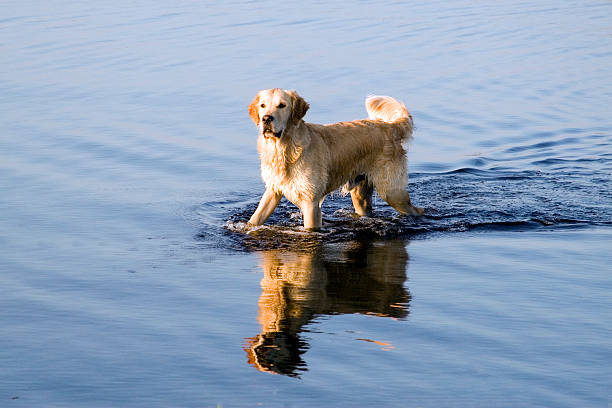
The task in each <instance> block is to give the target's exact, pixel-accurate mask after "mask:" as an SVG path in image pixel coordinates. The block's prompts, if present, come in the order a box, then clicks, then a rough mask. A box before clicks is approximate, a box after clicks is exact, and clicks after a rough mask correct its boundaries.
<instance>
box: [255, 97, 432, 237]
mask: <svg viewBox="0 0 612 408" xmlns="http://www.w3.org/2000/svg"><path fill="white" fill-rule="evenodd" d="M308 108H309V105H308V103H306V101H305V100H304V99H303V98H302V97H300V96H299V95H298V94H297V93H296V92H295V91H289V90H283V89H279V88H274V89H268V90H263V91H259V92H258V93H257V96H256V97H255V99H254V100H253V102H251V104H250V105H249V114H250V116H251V118H252V119H253V121H254V122H255V124H257V127H258V130H259V136H258V138H257V149H258V151H259V157H260V159H261V177H262V179H263V181H264V183H265V184H266V190H265V192H264V194H263V196H262V198H261V201H260V203H259V206H258V207H257V210H255V213H253V215H252V216H251V219H250V220H249V225H251V226H256V225H262V224H263V223H264V222H265V221H266V220H267V219H268V217H269V216H270V215H271V214H272V212H273V211H274V209H275V208H276V206H277V205H278V203H279V202H280V200H281V198H282V197H283V196H285V197H286V198H287V199H288V200H289V201H291V202H292V203H293V204H295V205H296V206H298V208H299V209H300V210H301V212H302V216H303V219H304V228H307V229H311V230H316V229H319V228H321V225H322V219H321V204H322V203H323V200H324V199H325V197H326V196H327V195H328V194H329V193H331V192H333V191H335V190H337V189H339V188H340V187H342V186H344V189H343V191H344V192H350V194H351V199H352V201H353V206H354V207H355V212H356V213H357V214H359V215H369V214H371V211H372V193H373V191H374V188H376V191H377V192H378V194H379V195H380V196H381V197H382V198H383V199H384V200H385V201H386V202H387V203H389V205H390V206H391V207H393V208H395V209H396V210H397V211H399V212H400V213H401V214H408V215H422V214H423V210H422V209H421V208H417V207H414V206H412V204H411V203H410V195H409V194H408V192H407V191H406V185H407V182H408V173H407V167H406V151H405V150H404V147H403V145H402V144H403V142H406V141H408V140H410V139H411V137H412V116H411V115H410V113H409V112H408V110H407V109H406V107H405V106H404V105H403V104H402V103H401V102H398V101H396V100H395V99H393V98H391V97H388V96H370V97H368V98H367V99H366V110H367V112H368V115H369V118H368V119H363V120H354V121H352V122H339V123H333V124H329V125H318V124H313V123H306V122H304V120H303V119H302V118H303V117H304V115H305V114H306V111H307V110H308Z"/></svg>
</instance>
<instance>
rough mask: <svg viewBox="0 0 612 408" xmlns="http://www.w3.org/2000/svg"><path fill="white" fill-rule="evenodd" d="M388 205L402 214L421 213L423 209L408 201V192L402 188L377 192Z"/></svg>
mask: <svg viewBox="0 0 612 408" xmlns="http://www.w3.org/2000/svg"><path fill="white" fill-rule="evenodd" d="M378 193H379V194H380V196H381V197H382V198H383V200H385V201H386V202H387V203H389V205H390V206H391V207H393V208H395V209H396V210H397V211H398V212H400V213H401V214H403V215H423V212H424V211H423V209H422V208H419V207H415V206H413V205H412V204H411V203H410V194H408V192H407V191H406V190H403V189H395V190H391V191H384V192H381V191H379V192H378Z"/></svg>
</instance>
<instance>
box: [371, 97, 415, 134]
mask: <svg viewBox="0 0 612 408" xmlns="http://www.w3.org/2000/svg"><path fill="white" fill-rule="evenodd" d="M365 105H366V110H367V111H368V117H369V119H372V120H382V121H384V122H387V123H396V124H398V125H404V126H402V127H403V128H404V129H405V131H406V132H405V136H404V137H403V138H404V139H409V138H410V137H411V136H412V126H413V124H412V115H411V114H410V112H408V109H406V107H405V106H404V104H403V103H401V102H400V101H397V100H395V99H393V98H391V97H390V96H377V95H371V96H368V97H367V98H366V101H365Z"/></svg>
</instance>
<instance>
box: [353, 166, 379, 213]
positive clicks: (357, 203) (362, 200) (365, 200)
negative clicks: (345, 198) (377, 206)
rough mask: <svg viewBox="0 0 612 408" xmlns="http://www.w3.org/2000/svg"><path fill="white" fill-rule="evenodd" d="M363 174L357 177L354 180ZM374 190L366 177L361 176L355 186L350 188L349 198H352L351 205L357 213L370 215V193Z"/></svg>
mask: <svg viewBox="0 0 612 408" xmlns="http://www.w3.org/2000/svg"><path fill="white" fill-rule="evenodd" d="M361 177H363V176H360V177H358V178H357V179H356V180H358V179H360V178H361ZM373 192H374V185H373V184H372V183H370V182H369V181H368V179H367V178H365V177H363V178H361V180H359V182H358V183H357V185H356V186H355V187H353V188H352V189H351V200H353V207H355V212H356V213H357V214H358V215H367V216H370V215H372V193H373Z"/></svg>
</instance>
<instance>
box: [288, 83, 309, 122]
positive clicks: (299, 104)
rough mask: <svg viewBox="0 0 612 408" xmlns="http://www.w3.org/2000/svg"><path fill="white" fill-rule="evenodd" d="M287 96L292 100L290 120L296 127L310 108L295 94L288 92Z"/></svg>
mask: <svg viewBox="0 0 612 408" xmlns="http://www.w3.org/2000/svg"><path fill="white" fill-rule="evenodd" d="M289 94H290V95H291V99H292V101H291V119H290V120H291V122H292V123H293V124H294V125H297V123H298V122H299V121H300V119H302V118H303V117H304V115H306V112H307V111H308V108H310V105H308V102H306V101H305V100H304V98H302V97H301V96H300V95H298V94H297V92H295V91H289Z"/></svg>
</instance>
